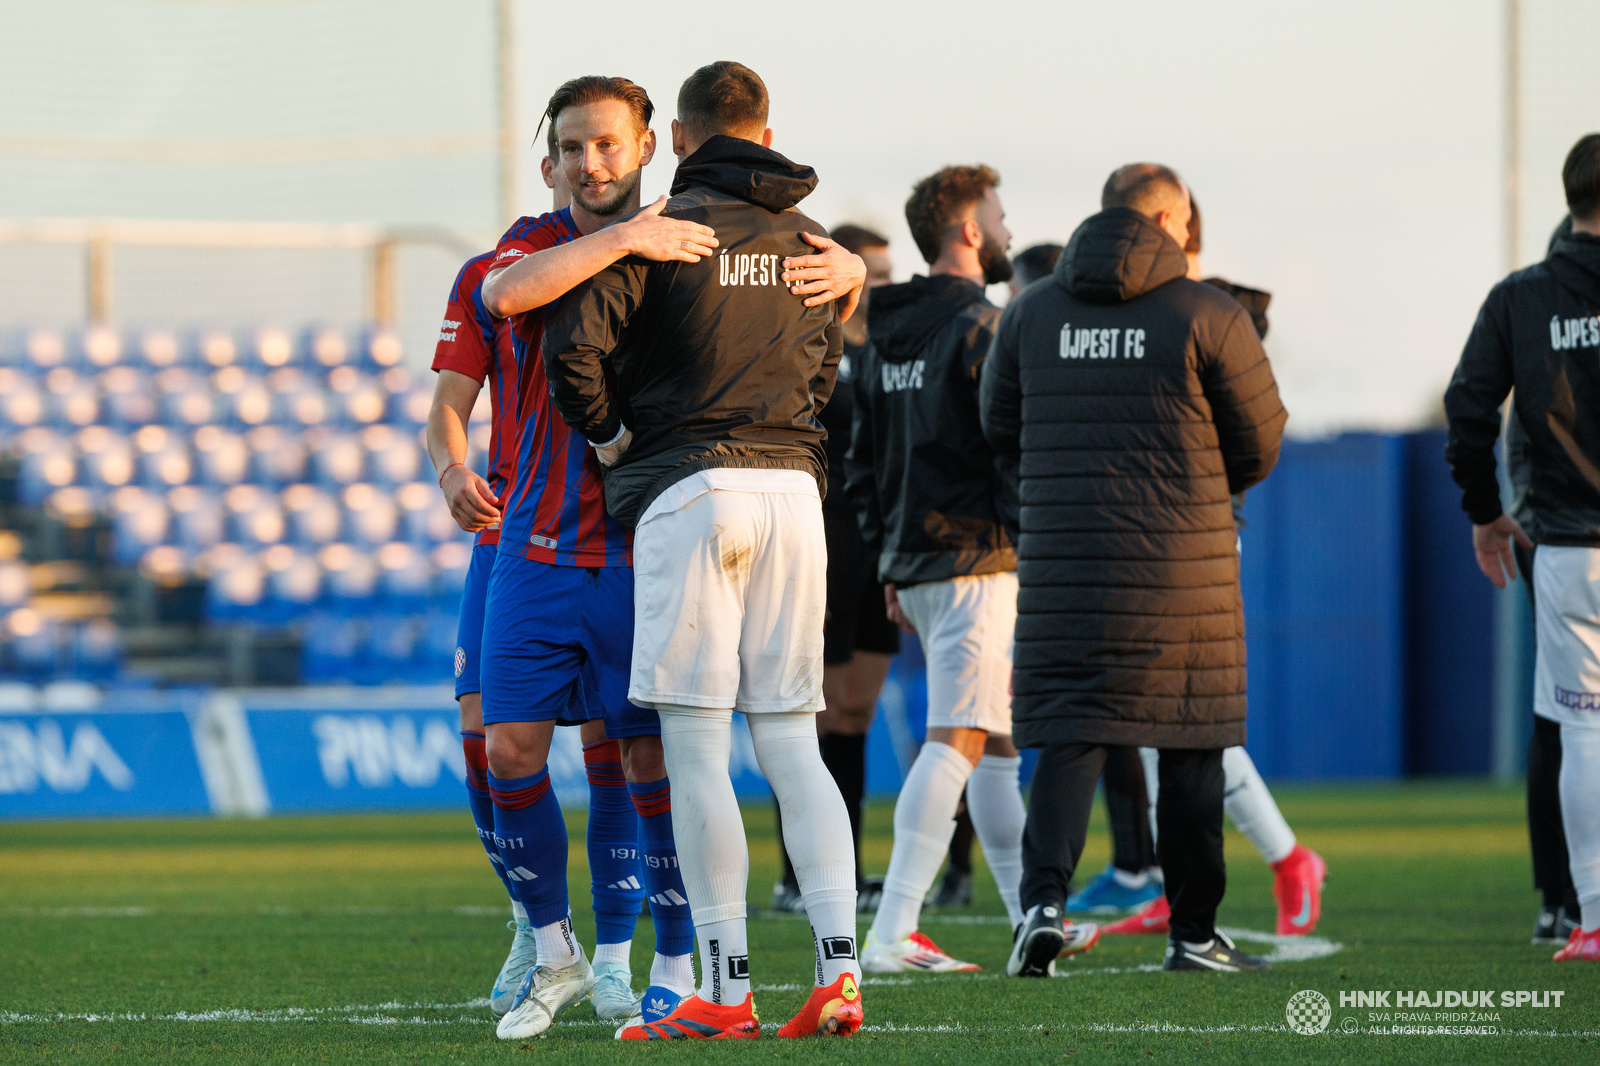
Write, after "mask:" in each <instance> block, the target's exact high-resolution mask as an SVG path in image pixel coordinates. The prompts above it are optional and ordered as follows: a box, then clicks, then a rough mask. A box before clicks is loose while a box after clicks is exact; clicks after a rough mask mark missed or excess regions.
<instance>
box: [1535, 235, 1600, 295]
mask: <svg viewBox="0 0 1600 1066" xmlns="http://www.w3.org/2000/svg"><path fill="white" fill-rule="evenodd" d="M1546 262H1547V263H1549V264H1550V272H1551V273H1552V274H1554V275H1555V278H1556V281H1557V282H1558V283H1559V284H1560V285H1561V287H1562V288H1564V289H1566V290H1568V291H1569V292H1571V293H1573V294H1574V295H1576V296H1579V297H1581V298H1583V299H1584V300H1588V301H1594V300H1597V299H1600V237H1592V236H1590V235H1589V234H1587V233H1573V234H1570V235H1568V236H1565V237H1557V238H1556V239H1555V240H1554V241H1553V242H1551V245H1550V257H1549V258H1548V259H1547V260H1546Z"/></svg>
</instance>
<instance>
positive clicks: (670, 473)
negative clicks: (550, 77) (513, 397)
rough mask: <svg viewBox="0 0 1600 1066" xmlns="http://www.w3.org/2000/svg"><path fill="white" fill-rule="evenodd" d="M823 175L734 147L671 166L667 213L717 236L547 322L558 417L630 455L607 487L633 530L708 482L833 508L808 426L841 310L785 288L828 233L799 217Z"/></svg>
mask: <svg viewBox="0 0 1600 1066" xmlns="http://www.w3.org/2000/svg"><path fill="white" fill-rule="evenodd" d="M816 184H817V176H816V172H815V171H813V170H812V169H811V168H810V167H802V166H799V165H797V164H795V163H791V162H790V161H789V160H787V159H785V158H784V157H783V156H781V155H779V154H778V153H777V152H774V151H772V150H770V149H767V148H763V147H761V145H759V144H756V143H754V142H753V141H746V140H741V139H739V138H736V137H724V136H720V135H719V136H714V137H712V138H710V139H709V140H707V141H706V142H705V144H703V145H701V146H700V148H699V149H698V150H696V151H695V153H694V154H693V155H691V156H690V157H689V158H688V159H685V160H684V161H683V162H682V164H680V165H679V167H678V171H677V174H676V175H674V177H673V182H672V199H671V200H669V201H668V202H667V207H666V210H665V211H664V212H663V213H664V214H666V215H668V216H671V217H673V218H683V219H689V220H690V221H693V222H699V223H701V224H703V225H706V226H710V227H711V228H712V229H713V230H715V231H716V235H717V242H718V248H717V254H716V255H714V256H710V257H707V258H705V259H702V260H700V261H699V262H698V263H677V262H674V263H657V262H652V261H650V260H646V259H641V258H638V257H629V258H627V259H624V260H621V261H620V262H617V263H615V264H613V265H612V266H610V267H608V268H607V269H605V270H603V271H601V272H600V273H599V274H597V275H596V276H594V277H593V278H590V279H589V280H588V281H586V282H584V283H582V284H581V285H579V286H577V287H576V288H574V289H573V290H572V291H571V292H569V293H568V294H567V295H566V296H563V297H562V298H561V299H560V300H559V301H558V302H557V303H556V304H555V305H554V306H553V307H552V308H551V309H550V311H549V312H548V313H547V315H546V318H545V328H544V347H543V352H544V363H545V373H546V374H547V375H548V377H549V379H550V391H551V394H552V396H554V398H555V402H556V405H557V406H558V407H559V408H560V411H561V417H562V418H563V419H564V420H565V421H566V423H567V424H568V425H570V426H572V427H573V428H575V429H577V430H578V431H579V432H580V433H582V434H583V435H584V436H585V437H587V438H588V439H589V440H590V441H591V442H594V443H598V444H605V443H607V442H609V441H611V440H612V439H614V438H615V437H616V436H617V435H618V433H619V432H620V431H621V428H622V427H623V426H627V427H628V428H629V429H630V430H632V432H633V442H632V444H631V445H630V446H629V447H628V450H627V451H626V452H624V453H623V454H622V457H621V458H620V459H618V460H617V462H616V464H615V465H613V466H612V467H611V468H610V469H609V470H607V471H606V475H605V486H606V509H607V510H608V511H609V512H610V513H611V514H612V515H613V516H615V517H616V518H617V519H618V520H619V521H621V522H622V523H623V524H624V525H627V526H630V527H631V526H634V525H636V524H637V523H638V521H639V517H640V515H642V514H643V513H644V511H645V509H646V508H647V507H649V506H650V503H651V501H652V500H654V499H655V498H656V497H657V496H659V495H660V494H661V492H662V491H664V490H665V489H666V488H668V487H669V486H670V485H672V484H674V483H675V482H677V481H680V480H682V479H683V478H685V477H688V476H689V475H691V474H694V473H697V472H698V471H701V470H705V469H708V468H712V467H757V468H766V469H779V470H803V471H805V472H806V473H808V474H811V475H812V476H813V477H815V478H816V479H817V486H818V492H820V493H826V491H827V486H826V481H825V476H826V470H827V465H826V463H827V460H826V458H825V456H824V453H823V443H822V442H823V430H822V424H821V423H820V422H819V421H818V420H817V414H818V412H819V411H820V410H821V409H822V407H823V406H824V405H825V404H826V403H827V402H828V397H829V395H830V394H831V393H832V392H833V385H834V378H835V375H836V374H837V371H838V365H839V355H840V352H841V351H843V348H842V333H841V330H840V325H839V313H838V308H837V305H836V304H825V305H823V306H820V307H806V306H805V305H804V303H803V300H804V297H800V296H796V295H794V294H793V293H791V292H790V291H789V288H788V286H787V285H785V284H784V283H783V281H782V280H781V279H780V277H779V275H780V274H782V272H783V268H782V265H781V264H782V262H783V260H784V259H785V258H787V257H789V256H795V255H808V254H811V253H812V252H814V251H815V249H814V248H812V247H811V246H810V245H808V244H806V243H805V242H804V241H803V240H801V239H800V234H801V233H802V232H807V233H815V234H819V235H822V236H826V235H827V230H825V229H823V228H822V227H821V226H819V225H818V224H817V223H815V222H813V221H812V220H811V219H809V218H807V217H806V216H805V215H803V214H801V213H800V212H799V211H797V210H795V205H796V204H798V203H799V202H800V201H801V200H803V199H805V197H806V196H807V195H808V194H809V193H810V192H811V190H812V189H814V188H815V187H816Z"/></svg>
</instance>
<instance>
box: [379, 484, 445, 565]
mask: <svg viewBox="0 0 1600 1066" xmlns="http://www.w3.org/2000/svg"><path fill="white" fill-rule="evenodd" d="M394 502H395V503H396V505H398V506H399V508H400V539H402V540H404V541H405V542H406V543H407V544H411V545H414V546H416V547H418V548H421V549H424V550H427V549H429V548H432V547H433V545H434V538H433V537H432V536H431V535H430V533H429V528H428V527H429V521H428V520H429V518H430V517H431V515H432V514H433V511H434V508H435V507H436V506H444V495H443V494H442V493H441V492H440V491H439V490H438V488H437V487H436V486H434V485H430V484H428V482H426V481H411V482H407V483H406V484H404V485H401V486H400V487H399V488H397V489H395V491H394ZM448 513H449V512H448V510H447V511H446V514H448ZM452 524H453V523H452Z"/></svg>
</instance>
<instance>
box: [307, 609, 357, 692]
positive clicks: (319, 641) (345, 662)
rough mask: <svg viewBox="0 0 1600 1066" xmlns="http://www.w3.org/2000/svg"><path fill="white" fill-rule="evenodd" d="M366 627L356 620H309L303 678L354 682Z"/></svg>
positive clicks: (320, 616)
mask: <svg viewBox="0 0 1600 1066" xmlns="http://www.w3.org/2000/svg"><path fill="white" fill-rule="evenodd" d="M362 628H363V627H362V625H361V623H360V622H358V621H357V620H356V619H354V618H350V617H348V616H344V615H335V614H330V613H329V612H327V611H318V612H315V613H313V614H312V615H311V616H310V617H309V618H307V620H306V627H305V634H304V643H303V644H302V650H301V653H300V676H301V678H302V679H303V680H305V681H311V682H328V681H354V680H355V675H356V673H357V671H358V669H359V667H360V659H361V652H362V647H361V645H362Z"/></svg>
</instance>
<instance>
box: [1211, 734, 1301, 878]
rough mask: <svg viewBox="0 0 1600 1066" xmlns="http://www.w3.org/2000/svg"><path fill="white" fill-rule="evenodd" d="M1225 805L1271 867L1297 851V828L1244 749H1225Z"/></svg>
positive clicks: (1223, 765)
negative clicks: (1280, 806)
mask: <svg viewBox="0 0 1600 1066" xmlns="http://www.w3.org/2000/svg"><path fill="white" fill-rule="evenodd" d="M1222 806H1223V809H1224V810H1226V811H1227V812H1228V817H1229V818H1232V819H1233V824H1234V828H1236V829H1238V830H1239V832H1241V833H1243V834H1244V835H1245V838H1246V839H1247V840H1249V841H1250V843H1252V844H1254V845H1255V848H1256V850H1257V851H1259V852H1260V853H1261V857H1262V858H1263V859H1265V860H1266V861H1267V865H1268V866H1271V865H1272V864H1273V863H1275V862H1282V861H1283V860H1284V859H1287V858H1288V857H1289V853H1290V852H1291V851H1293V850H1294V830H1292V829H1290V828H1289V823H1288V822H1286V821H1284V818H1283V812H1282V811H1280V810H1278V804H1277V801H1276V800H1274V799H1273V798H1272V793H1271V792H1269V791H1268V790H1267V783H1266V782H1265V781H1263V780H1261V774H1260V773H1258V772H1257V771H1256V764H1255V760H1253V759H1251V758H1250V753H1249V752H1247V751H1245V750H1244V749H1243V748H1224V749H1223V751H1222Z"/></svg>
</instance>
